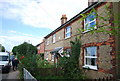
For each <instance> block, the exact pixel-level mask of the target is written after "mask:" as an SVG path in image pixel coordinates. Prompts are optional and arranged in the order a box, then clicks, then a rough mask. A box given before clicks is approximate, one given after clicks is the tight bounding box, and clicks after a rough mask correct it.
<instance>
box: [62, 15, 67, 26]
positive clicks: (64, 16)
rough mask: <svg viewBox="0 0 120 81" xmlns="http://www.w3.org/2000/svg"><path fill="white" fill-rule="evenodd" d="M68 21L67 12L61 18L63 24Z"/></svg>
mask: <svg viewBox="0 0 120 81" xmlns="http://www.w3.org/2000/svg"><path fill="white" fill-rule="evenodd" d="M66 21H67V17H66V14H63V15H62V18H61V25H62V24H64V23H65V22H66Z"/></svg>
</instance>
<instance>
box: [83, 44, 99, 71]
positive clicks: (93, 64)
mask: <svg viewBox="0 0 120 81" xmlns="http://www.w3.org/2000/svg"><path fill="white" fill-rule="evenodd" d="M83 67H84V68H89V69H94V70H97V47H96V46H92V47H86V48H85V49H84V66H83Z"/></svg>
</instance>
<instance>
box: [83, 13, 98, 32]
mask: <svg viewBox="0 0 120 81" xmlns="http://www.w3.org/2000/svg"><path fill="white" fill-rule="evenodd" d="M93 13H95V12H92V13H91V14H89V15H88V16H87V17H86V18H88V17H89V16H90V15H93ZM95 14H96V13H95ZM86 18H85V19H84V32H83V33H86V32H89V31H91V30H93V29H92V28H90V29H87V30H86V27H87V25H88V24H90V23H93V22H95V24H96V17H95V18H94V19H93V20H90V21H89V22H86ZM94 29H97V26H96V25H95V26H94Z"/></svg>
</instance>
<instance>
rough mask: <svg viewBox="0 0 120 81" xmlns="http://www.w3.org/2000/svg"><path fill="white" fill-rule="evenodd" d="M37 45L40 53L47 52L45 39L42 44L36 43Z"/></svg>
mask: <svg viewBox="0 0 120 81" xmlns="http://www.w3.org/2000/svg"><path fill="white" fill-rule="evenodd" d="M36 47H37V50H38V54H42V53H43V54H44V53H45V52H44V51H45V44H44V41H43V42H41V43H40V44H38V45H36Z"/></svg>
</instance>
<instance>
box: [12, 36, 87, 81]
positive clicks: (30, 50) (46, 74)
mask: <svg viewBox="0 0 120 81" xmlns="http://www.w3.org/2000/svg"><path fill="white" fill-rule="evenodd" d="M70 44H71V47H72V48H71V53H72V54H71V55H70V57H66V56H64V57H61V58H60V59H59V60H58V64H57V66H58V67H57V68H56V64H52V63H49V62H48V61H47V60H43V59H42V57H41V55H40V54H37V48H36V47H34V46H33V45H32V44H29V43H27V42H25V43H23V44H21V45H19V46H15V47H14V48H13V50H12V51H13V52H15V53H16V54H17V57H18V59H19V61H20V64H19V71H20V78H21V79H23V68H26V69H27V70H28V71H29V72H30V73H31V74H32V75H33V76H34V77H35V78H36V79H37V80H54V79H59V80H63V79H64V80H67V79H85V76H84V75H82V70H80V68H79V54H80V46H81V43H80V40H79V39H77V38H76V40H75V41H70ZM78 47H79V48H78Z"/></svg>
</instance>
